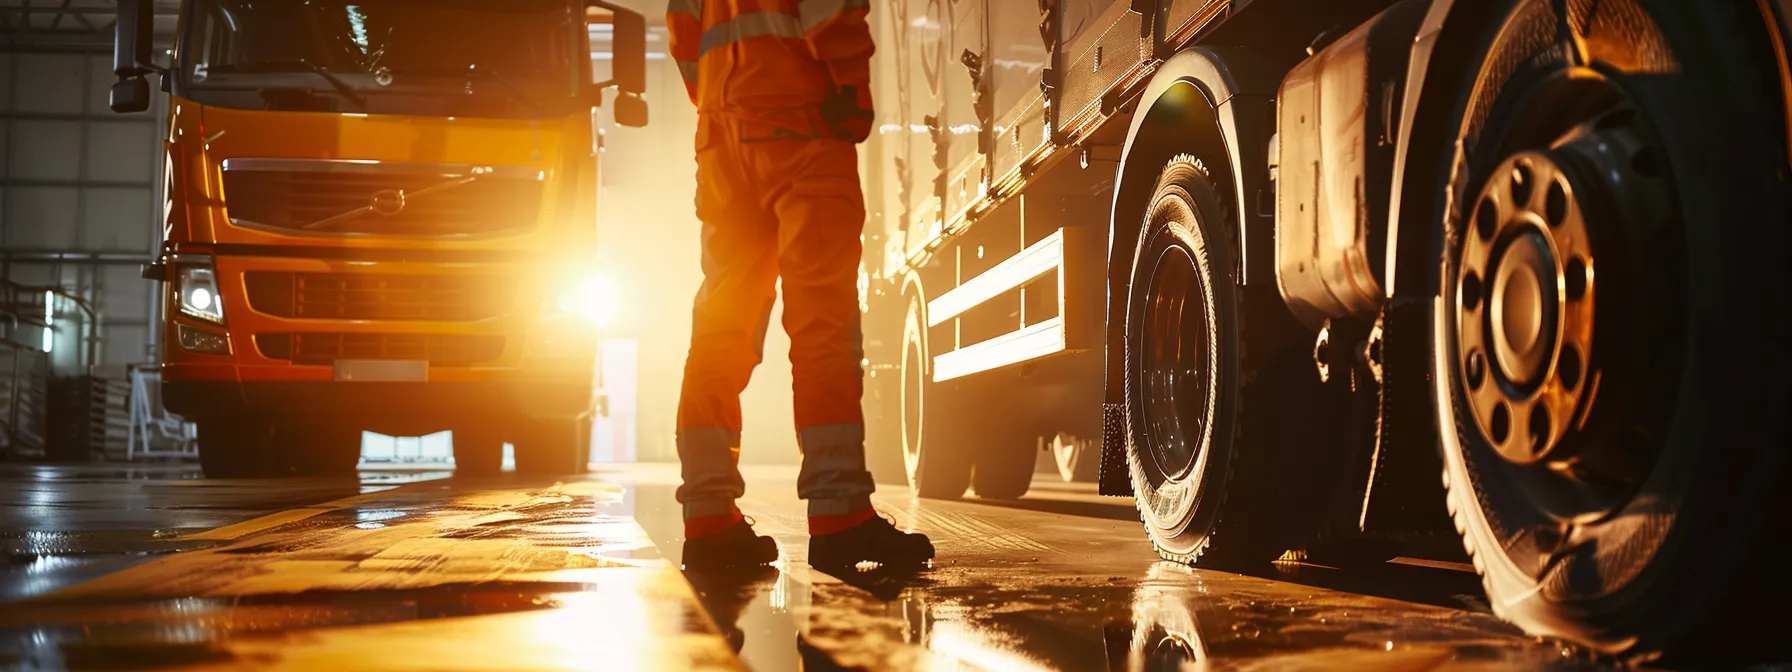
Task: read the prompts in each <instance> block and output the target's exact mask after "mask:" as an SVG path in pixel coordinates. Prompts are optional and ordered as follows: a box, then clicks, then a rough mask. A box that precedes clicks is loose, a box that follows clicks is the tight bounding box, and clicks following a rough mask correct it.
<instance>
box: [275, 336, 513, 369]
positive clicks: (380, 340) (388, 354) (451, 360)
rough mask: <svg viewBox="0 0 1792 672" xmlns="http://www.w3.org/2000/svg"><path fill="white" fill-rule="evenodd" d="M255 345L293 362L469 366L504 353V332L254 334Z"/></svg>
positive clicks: (279, 357) (487, 360) (278, 357)
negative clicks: (387, 361)
mask: <svg viewBox="0 0 1792 672" xmlns="http://www.w3.org/2000/svg"><path fill="white" fill-rule="evenodd" d="M255 347H256V349H257V350H260V351H261V355H262V356H263V357H267V358H268V359H283V360H288V361H291V362H292V363H294V364H332V363H334V362H336V360H339V359H405V360H423V361H427V362H429V363H430V364H431V365H434V366H470V365H473V364H480V363H483V362H489V361H492V360H495V359H497V358H498V357H499V356H501V355H502V354H503V353H504V337H503V336H484V335H472V334H339V333H319V332H301V333H296V334H257V335H256V336H255Z"/></svg>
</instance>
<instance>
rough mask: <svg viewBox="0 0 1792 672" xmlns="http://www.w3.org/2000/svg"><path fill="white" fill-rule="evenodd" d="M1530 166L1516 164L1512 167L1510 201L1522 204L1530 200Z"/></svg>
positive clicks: (1531, 186)
mask: <svg viewBox="0 0 1792 672" xmlns="http://www.w3.org/2000/svg"><path fill="white" fill-rule="evenodd" d="M1533 187H1534V185H1532V184H1531V167H1530V166H1527V165H1524V164H1522V163H1521V164H1518V165H1517V166H1514V167H1513V168H1512V202H1513V203H1516V204H1519V205H1523V204H1525V203H1529V202H1531V189H1532V188H1533Z"/></svg>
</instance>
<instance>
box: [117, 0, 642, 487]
mask: <svg viewBox="0 0 1792 672" xmlns="http://www.w3.org/2000/svg"><path fill="white" fill-rule="evenodd" d="M150 11H151V3H150V2H148V1H147V0H124V1H121V2H119V3H118V24H117V25H118V44H117V53H116V58H115V62H114V66H115V67H114V69H115V72H116V74H117V75H118V77H119V79H118V83H117V84H116V85H115V86H114V88H113V90H112V92H111V104H112V108H113V110H114V111H118V112H131V111H142V110H144V109H147V107H148V106H149V104H150V102H151V96H150V90H149V83H148V79H147V78H148V77H149V76H150V75H158V76H159V77H160V79H161V83H162V86H163V88H164V89H165V90H166V91H168V92H169V94H170V95H169V96H168V105H169V109H168V115H167V118H168V123H167V136H166V138H165V139H164V140H165V148H166V152H165V157H166V159H165V161H164V171H165V180H166V184H167V187H166V190H165V193H166V198H165V199H164V203H163V205H164V208H163V212H164V215H165V226H164V237H165V240H166V243H165V246H164V248H163V253H162V255H161V257H160V259H159V260H158V261H157V262H156V263H154V264H151V265H150V266H148V267H146V268H145V277H146V278H149V279H153V280H157V281H161V282H163V283H164V286H165V287H166V292H165V297H166V298H165V301H166V303H165V306H164V311H163V315H164V318H163V320H162V324H161V328H162V329H164V330H165V336H166V338H165V339H164V342H165V343H166V344H167V345H166V348H165V351H164V352H163V354H162V380H163V381H164V382H163V385H164V397H165V399H166V402H167V405H168V407H169V409H170V410H172V411H174V412H176V413H179V414H181V415H183V416H186V417H188V418H191V419H193V420H194V421H196V422H197V424H198V427H199V451H200V460H201V462H202V464H203V467H204V471H205V473H206V475H207V476H208V477H258V476H268V475H275V474H281V473H295V472H296V473H329V472H341V471H346V470H352V469H353V468H354V465H355V464H356V462H357V461H358V458H359V454H360V444H361V433H362V432H363V431H364V430H365V431H377V432H383V433H390V434H408V435H415V434H421V433H429V432H436V431H442V430H452V431H453V432H454V452H455V462H456V465H457V467H456V468H457V469H458V470H459V471H462V472H470V473H489V472H494V471H497V470H499V469H500V466H501V460H502V450H503V445H504V444H505V443H510V444H513V445H514V446H515V447H516V455H515V459H516V467H517V469H518V470H519V471H524V472H532V473H568V472H576V471H579V470H581V469H583V467H584V465H585V462H586V457H587V455H588V453H589V442H590V432H589V427H590V424H591V423H590V420H591V416H592V414H593V412H594V409H595V408H596V403H595V401H594V389H595V387H596V377H597V352H598V347H599V333H600V330H601V328H602V321H603V318H604V311H605V309H606V304H605V302H606V301H607V300H608V297H606V296H604V295H603V294H602V288H603V284H602V280H601V273H600V272H599V270H598V269H596V268H595V267H594V266H595V263H594V259H595V255H596V199H597V183H598V180H597V176H598V174H597V171H598V159H597V157H598V154H599V152H600V150H601V142H602V138H601V135H600V134H599V132H598V131H597V130H596V124H597V120H599V119H600V117H599V116H598V115H599V112H600V109H601V108H602V107H603V106H604V92H605V91H606V90H608V89H616V90H617V93H616V94H615V95H613V96H612V97H611V100H610V102H609V106H610V108H611V110H610V112H611V113H612V114H613V115H614V120H615V122H616V123H617V124H619V125H623V126H641V125H644V124H645V123H646V119H647V110H646V103H645V101H644V100H643V99H642V98H641V97H640V95H641V94H642V93H643V92H644V91H645V87H646V35H645V30H646V27H645V22H644V21H643V19H642V18H641V16H640V15H639V14H637V13H634V12H631V11H628V10H626V9H622V8H620V7H617V6H614V5H611V4H608V3H604V2H599V1H596V0H507V1H506V2H489V1H471V0H430V1H429V2H421V1H415V0H371V1H367V0H318V1H313V2H305V3H263V2H249V1H247V0H188V1H187V2H184V3H183V4H182V6H181V11H180V21H179V35H178V38H177V42H176V47H175V50H174V54H173V59H172V66H171V67H168V68H162V67H159V66H156V65H153V64H152V59H151V58H150V54H149V47H150V33H149V29H150V23H151V16H150ZM604 43H607V44H608V45H609V48H608V49H607V50H603V51H601V52H598V53H594V52H593V49H592V45H593V44H604ZM603 63H608V64H609V66H610V67H609V70H610V73H609V76H608V77H607V78H606V79H605V80H603V81H598V80H597V78H596V76H595V74H594V69H597V70H601V68H594V65H600V64H603Z"/></svg>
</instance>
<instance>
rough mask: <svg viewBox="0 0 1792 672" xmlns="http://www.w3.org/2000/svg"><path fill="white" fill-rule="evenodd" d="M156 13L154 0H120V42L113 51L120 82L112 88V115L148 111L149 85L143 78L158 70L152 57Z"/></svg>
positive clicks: (113, 66) (118, 38)
mask: <svg viewBox="0 0 1792 672" xmlns="http://www.w3.org/2000/svg"><path fill="white" fill-rule="evenodd" d="M154 12H155V4H154V3H153V2H152V1H151V0H118V21H117V24H116V29H117V41H116V42H115V44H114V47H113V50H112V74H114V75H117V76H118V83H117V84H114V85H112V95H111V101H110V102H111V107H112V111H113V112H119V113H127V112H142V111H144V110H147V109H149V82H148V81H147V80H145V79H144V76H146V75H148V74H149V73H151V72H155V71H156V67H155V66H154V65H151V64H150V56H149V48H150V42H151V41H152V40H153V39H154V32H153V31H154V29H155V13H154Z"/></svg>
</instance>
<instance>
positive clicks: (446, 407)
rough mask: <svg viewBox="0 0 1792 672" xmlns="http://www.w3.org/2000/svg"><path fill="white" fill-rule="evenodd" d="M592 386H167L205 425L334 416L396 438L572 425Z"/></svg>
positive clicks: (586, 406)
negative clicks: (491, 421) (474, 421)
mask: <svg viewBox="0 0 1792 672" xmlns="http://www.w3.org/2000/svg"><path fill="white" fill-rule="evenodd" d="M593 392H594V386H593V385H592V384H591V383H589V382H586V383H572V382H553V383H541V382H533V383H530V382H519V381H476V382H423V383H346V382H309V381H306V382H293V381H247V382H237V381H165V382H164V383H163V384H162V398H163V402H164V404H166V405H167V407H168V410H170V411H172V412H174V413H177V414H179V415H181V416H183V417H187V418H192V419H196V420H202V421H203V420H204V419H205V418H208V417H218V416H220V415H223V416H230V415H236V414H244V413H246V414H251V415H265V416H282V415H287V416H292V415H297V416H335V417H343V418H352V419H354V420H356V421H357V423H358V424H360V425H361V426H363V427H364V428H366V429H369V430H371V431H377V432H385V433H393V434H413V433H429V432H435V431H442V430H447V429H452V426H451V425H452V424H453V423H454V422H455V421H457V420H462V419H467V418H491V417H496V416H503V417H511V418H527V419H536V420H557V419H566V420H572V419H577V418H581V417H587V416H589V415H590V414H591V413H592V411H593V409H594V408H595V403H594V399H593Z"/></svg>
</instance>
